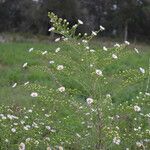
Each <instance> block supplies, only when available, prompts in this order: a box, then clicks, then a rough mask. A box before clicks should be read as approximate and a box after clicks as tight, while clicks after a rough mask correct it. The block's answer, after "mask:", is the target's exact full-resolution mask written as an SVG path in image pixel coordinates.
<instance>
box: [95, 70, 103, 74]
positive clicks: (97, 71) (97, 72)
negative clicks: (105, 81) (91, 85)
mask: <svg viewBox="0 0 150 150" xmlns="http://www.w3.org/2000/svg"><path fill="white" fill-rule="evenodd" d="M95 72H96V74H97V75H98V76H103V72H102V71H101V70H100V69H96V71H95Z"/></svg>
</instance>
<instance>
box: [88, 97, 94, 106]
mask: <svg viewBox="0 0 150 150" xmlns="http://www.w3.org/2000/svg"><path fill="white" fill-rule="evenodd" d="M86 102H87V104H88V105H91V104H92V103H93V102H94V100H93V99H92V98H90V97H89V98H87V99H86Z"/></svg>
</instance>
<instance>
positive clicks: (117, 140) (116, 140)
mask: <svg viewBox="0 0 150 150" xmlns="http://www.w3.org/2000/svg"><path fill="white" fill-rule="evenodd" d="M120 142H121V140H120V138H119V137H114V138H113V143H114V144H116V145H119V144H120Z"/></svg>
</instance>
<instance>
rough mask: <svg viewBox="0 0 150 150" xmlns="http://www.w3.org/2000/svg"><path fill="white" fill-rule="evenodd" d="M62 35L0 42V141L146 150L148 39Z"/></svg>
mask: <svg viewBox="0 0 150 150" xmlns="http://www.w3.org/2000/svg"><path fill="white" fill-rule="evenodd" d="M50 17H52V18H53V19H54V20H55V22H57V20H59V19H58V18H56V16H53V14H51V15H50ZM61 21H62V20H61ZM61 21H58V22H57V23H58V24H59V22H61ZM78 22H79V24H82V22H81V21H78ZM64 23H65V24H66V21H64ZM58 24H56V25H55V24H54V27H55V29H56V31H57V32H59V29H60V27H59V26H58ZM57 26H58V29H57ZM63 27H64V26H63ZM75 28H76V27H75ZM100 29H102V27H100ZM51 30H53V29H51ZM61 30H62V29H61ZM63 30H64V31H65V30H66V31H67V30H68V29H67V24H66V26H65V29H64V28H63ZM70 32H71V33H74V31H72V30H71V31H70ZM66 33H67V32H66ZM69 34H70V33H69ZM96 34H97V33H95V32H93V33H92V36H95V35H96ZM67 35H68V33H67ZM67 35H65V36H66V38H65V37H62V38H56V39H55V42H51V43H49V44H48V43H44V42H43V43H40V42H39V43H30V42H21V43H19V42H13V43H3V44H0V87H1V88H0V102H1V106H0V149H1V150H6V149H9V150H14V149H19V150H25V149H27V150H33V149H34V150H36V149H37V150H44V149H47V150H51V149H52V150H53V149H55V150H57V149H58V150H63V149H64V150H80V149H85V150H87V149H89V150H106V149H107V150H123V149H124V150H137V149H143V150H148V149H149V148H150V139H149V137H150V119H149V118H150V112H149V108H150V101H149V100H150V93H149V90H150V87H149V85H150V81H149V80H150V79H149V78H150V60H149V59H150V52H149V46H148V45H145V46H136V45H132V44H130V43H129V42H127V41H126V42H125V43H123V44H118V43H117V44H114V45H113V46H111V47H107V45H106V43H101V44H100V43H99V42H94V44H93V43H91V44H90V42H87V41H86V39H88V38H89V39H90V38H91V37H86V35H85V36H84V37H83V39H81V40H80V39H76V40H74V39H73V38H69V37H68V36H67ZM72 35H73V34H71V37H72ZM77 38H79V37H77Z"/></svg>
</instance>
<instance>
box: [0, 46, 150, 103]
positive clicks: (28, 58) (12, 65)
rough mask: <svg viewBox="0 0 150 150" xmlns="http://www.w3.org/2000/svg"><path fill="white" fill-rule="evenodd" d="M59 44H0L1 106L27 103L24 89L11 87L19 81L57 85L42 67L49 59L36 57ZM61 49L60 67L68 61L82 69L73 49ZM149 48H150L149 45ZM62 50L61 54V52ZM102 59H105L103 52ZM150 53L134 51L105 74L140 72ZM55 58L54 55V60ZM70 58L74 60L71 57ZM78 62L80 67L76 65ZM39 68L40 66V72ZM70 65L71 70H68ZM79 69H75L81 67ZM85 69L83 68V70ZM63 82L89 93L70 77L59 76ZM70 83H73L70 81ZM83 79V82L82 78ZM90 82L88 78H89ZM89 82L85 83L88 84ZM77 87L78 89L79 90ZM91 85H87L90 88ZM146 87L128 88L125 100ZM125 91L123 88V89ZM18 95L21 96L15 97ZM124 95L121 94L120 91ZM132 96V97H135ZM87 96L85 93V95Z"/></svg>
mask: <svg viewBox="0 0 150 150" xmlns="http://www.w3.org/2000/svg"><path fill="white" fill-rule="evenodd" d="M58 46H59V45H58V44H55V43H51V44H45V43H44V44H43V43H5V44H0V75H1V76H0V86H1V89H0V101H1V104H14V103H16V102H20V103H22V102H23V104H24V99H26V96H25V93H24V91H23V90H21V89H19V88H17V89H12V88H11V86H12V85H13V84H14V83H15V82H17V83H18V84H23V83H24V82H26V81H30V82H33V83H39V84H46V85H49V84H54V83H53V81H52V80H50V74H49V72H46V71H45V72H44V71H43V70H42V68H43V66H48V67H49V66H50V65H49V64H48V62H49V60H51V59H50V58H49V59H48V58H47V59H45V58H44V57H41V56H40V55H39V54H36V55H35V53H36V51H39V50H40V51H45V50H47V51H49V52H50V53H54V51H55V49H56V48H57V47H58ZM31 47H33V48H34V51H33V52H32V53H29V52H28V49H29V48H31ZM60 47H62V48H61V49H62V50H63V53H62V52H60V54H58V57H60V58H58V59H57V56H56V59H57V61H58V64H62V63H63V64H64V63H65V62H67V63H68V62H70V63H72V64H73V63H74V64H75V65H78V66H80V65H81V64H80V63H82V62H77V61H78V56H76V55H75V52H74V50H72V51H69V50H68V49H70V48H71V47H70V46H69V45H67V44H64V45H63V44H61V45H60ZM94 47H95V48H96V49H98V48H99V47H98V44H97V46H95V45H94ZM146 49H147V46H146ZM62 50H61V51H62ZM125 51H128V53H130V51H131V52H133V51H134V50H133V48H132V47H131V49H130V50H127V49H125ZM97 55H99V56H98V57H99V59H101V57H103V55H101V54H100V53H99V54H97ZM149 56H150V53H149V51H147V50H145V47H143V48H142V49H141V51H140V54H139V55H138V54H135V53H134V52H133V53H132V54H130V55H129V54H127V55H126V56H125V57H123V58H120V60H119V61H118V62H116V63H112V65H108V66H107V65H106V68H105V71H106V73H107V72H108V75H109V76H111V75H112V74H114V73H115V72H118V71H120V70H128V69H129V68H132V69H138V68H139V67H143V68H145V69H147V68H148V65H149V60H148V59H149ZM53 57H54V56H52V59H53ZM70 57H71V58H70ZM25 62H28V64H29V67H30V68H29V69H27V70H24V69H23V68H22V65H23V64H24V63H25ZM77 63H78V64H77ZM72 64H66V65H69V66H72ZM36 66H41V69H40V68H39V67H36ZM69 66H68V67H69ZM78 66H76V67H78ZM84 67H85V66H83V69H84ZM60 77H61V78H62V79H61V80H62V82H64V83H65V84H66V85H67V86H70V87H74V86H76V88H79V89H80V88H82V90H83V93H84V92H85V93H86V91H85V90H84V87H83V85H80V83H78V84H77V83H76V81H73V79H71V78H69V79H68V78H66V76H65V75H64V76H60ZM82 78H83V79H84V78H86V75H85V76H82ZM69 80H70V81H69ZM81 80H82V79H81ZM87 80H88V79H87ZM85 82H86V81H85ZM113 82H114V83H113V84H114V86H113V84H112V85H110V86H112V87H111V88H113V87H115V86H116V83H117V82H118V81H113ZM77 86H78V87H77ZM87 86H88V85H87ZM145 88H146V87H145V84H143V85H142V84H137V85H134V86H133V87H132V88H131V87H130V89H129V90H128V89H127V91H128V92H127V95H126V94H124V96H125V98H127V99H130V98H131V97H130V96H132V94H133V93H134V94H135V91H136V93H137V92H139V91H140V90H142V89H145ZM123 90H124V89H123ZM116 91H117V92H118V91H121V89H120V88H119V86H118V88H116V90H115V91H114V96H115V95H116V94H115V93H116ZM16 93H18V94H16ZM120 93H121V92H120ZM134 94H133V95H134ZM83 95H84V94H83ZM123 99H124V97H122V98H121V101H123Z"/></svg>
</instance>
